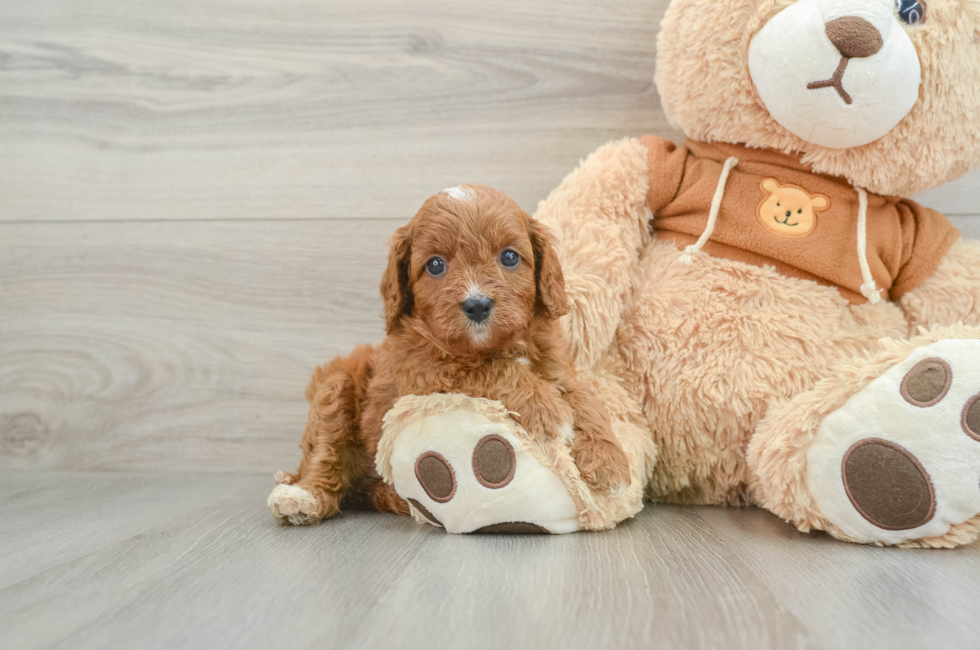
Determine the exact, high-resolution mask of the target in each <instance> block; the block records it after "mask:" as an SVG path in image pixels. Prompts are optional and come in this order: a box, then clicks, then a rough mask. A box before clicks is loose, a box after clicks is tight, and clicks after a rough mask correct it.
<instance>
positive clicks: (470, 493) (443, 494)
mask: <svg viewBox="0 0 980 650" xmlns="http://www.w3.org/2000/svg"><path fill="white" fill-rule="evenodd" d="M515 428H516V427H515V426H514V425H512V424H510V422H509V421H508V422H504V423H501V422H493V421H490V420H489V419H487V418H485V417H483V416H482V415H481V414H478V413H472V412H469V411H451V412H446V413H437V414H434V415H428V416H425V417H423V418H419V419H418V420H417V421H415V422H414V423H413V424H412V425H410V426H408V427H406V428H405V429H404V430H402V431H401V432H400V433H399V434H398V436H397V438H396V439H395V441H394V445H393V452H392V456H391V477H392V482H393V484H394V487H395V490H396V491H397V492H398V494H399V495H401V497H402V498H403V499H405V500H406V501H407V502H408V503H409V505H410V506H411V508H412V511H413V512H414V514H415V516H416V520H417V521H419V523H429V524H432V525H434V526H442V527H443V528H445V529H446V530H447V531H448V532H451V533H475V532H479V533H498V534H500V533H511V534H528V533H567V532H573V531H576V530H578V529H579V528H580V525H579V521H578V508H577V507H576V505H575V502H574V501H573V499H572V497H571V496H570V495H569V493H568V490H567V489H566V488H565V485H564V483H562V480H561V479H560V478H559V477H558V475H557V474H555V473H554V472H553V471H551V470H550V469H548V468H546V467H545V466H544V465H542V464H541V462H539V460H538V459H537V457H536V456H535V454H534V453H532V450H531V448H530V447H529V444H530V443H529V442H528V441H526V440H524V439H522V438H520V437H519V436H518V435H516V434H515V433H514V432H513V431H512V429H515Z"/></svg>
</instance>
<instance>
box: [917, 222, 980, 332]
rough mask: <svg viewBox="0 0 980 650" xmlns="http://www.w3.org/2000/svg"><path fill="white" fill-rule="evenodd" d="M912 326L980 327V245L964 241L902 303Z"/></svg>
mask: <svg viewBox="0 0 980 650" xmlns="http://www.w3.org/2000/svg"><path fill="white" fill-rule="evenodd" d="M899 304H900V305H901V307H902V309H903V310H904V311H905V315H906V317H907V318H908V320H909V323H910V324H911V325H912V328H913V333H914V331H915V330H916V329H918V327H926V328H929V327H933V326H935V325H955V324H957V323H965V324H967V325H980V241H975V240H960V241H958V242H956V243H955V244H953V248H951V249H950V251H949V253H947V254H946V258H945V259H944V260H943V261H942V263H940V265H939V268H937V269H936V270H935V271H934V272H933V274H932V275H931V276H929V277H928V278H927V279H926V280H925V282H923V283H922V285H921V286H919V287H918V288H917V289H914V290H913V291H910V292H908V293H907V294H905V295H904V296H902V299H901V300H900V301H899Z"/></svg>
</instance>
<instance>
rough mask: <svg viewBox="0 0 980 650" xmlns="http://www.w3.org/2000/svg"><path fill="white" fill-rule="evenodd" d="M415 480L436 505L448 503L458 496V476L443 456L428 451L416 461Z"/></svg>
mask: <svg viewBox="0 0 980 650" xmlns="http://www.w3.org/2000/svg"><path fill="white" fill-rule="evenodd" d="M415 478H417V479H418V481H419V485H421V486H422V489H423V490H425V493H426V494H428V495H429V498H430V499H432V500H433V501H435V502H436V503H446V502H447V501H449V500H450V499H452V498H453V495H454V494H456V474H455V473H454V472H453V468H452V465H450V464H449V461H448V460H446V459H445V458H443V456H442V454H440V453H437V452H434V451H427V452H425V453H424V454H422V455H421V456H419V457H418V458H417V459H416V460H415Z"/></svg>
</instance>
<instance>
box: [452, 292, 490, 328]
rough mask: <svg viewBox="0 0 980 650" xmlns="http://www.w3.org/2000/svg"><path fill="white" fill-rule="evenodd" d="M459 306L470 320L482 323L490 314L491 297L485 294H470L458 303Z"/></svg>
mask: <svg viewBox="0 0 980 650" xmlns="http://www.w3.org/2000/svg"><path fill="white" fill-rule="evenodd" d="M459 306H460V308H461V309H462V310H463V313H464V314H466V317H467V318H468V319H470V321H471V322H474V323H482V322H483V321H485V320H486V319H487V317H489V316H490V310H491V309H493V299H492V298H487V297H486V296H471V297H469V298H467V299H466V300H464V301H463V302H461V303H459Z"/></svg>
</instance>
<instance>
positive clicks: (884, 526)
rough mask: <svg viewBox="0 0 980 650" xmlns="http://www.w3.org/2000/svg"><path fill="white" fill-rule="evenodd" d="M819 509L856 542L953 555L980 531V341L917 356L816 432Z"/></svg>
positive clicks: (811, 474)
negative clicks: (951, 550) (946, 549)
mask: <svg viewBox="0 0 980 650" xmlns="http://www.w3.org/2000/svg"><path fill="white" fill-rule="evenodd" d="M806 459H807V462H806V467H807V476H806V479H807V486H808V488H809V492H810V494H811V495H812V497H813V500H814V504H815V505H816V507H817V508H818V509H819V511H820V512H821V513H822V515H823V516H824V517H826V518H827V520H829V522H830V523H831V524H832V525H833V527H834V528H835V529H836V531H835V532H839V533H842V535H840V536H843V537H846V538H848V539H852V540H854V541H859V542H867V543H877V544H894V545H910V546H956V545H958V544H960V543H964V542H965V541H970V540H972V539H974V538H975V537H976V536H977V533H978V532H980V518H978V517H977V514H978V513H980V340H975V339H966V340H956V339H951V340H941V341H938V342H936V343H932V344H930V345H925V346H923V347H919V348H917V349H915V350H914V351H912V353H911V354H909V355H908V356H907V357H906V358H905V359H904V360H902V361H901V362H899V363H897V364H895V365H894V366H892V367H891V368H889V369H888V370H886V371H885V372H884V373H883V374H882V375H881V376H879V377H877V378H876V379H874V380H873V381H871V382H870V383H868V384H867V386H865V387H864V388H863V389H862V390H860V391H859V392H858V393H856V394H855V395H853V396H852V397H851V398H850V399H848V400H847V402H846V403H845V404H844V405H843V406H842V407H840V408H838V409H837V410H835V411H834V412H832V413H830V414H829V415H827V417H826V418H824V419H823V421H822V422H821V423H820V425H819V427H818V428H817V429H816V434H815V436H814V438H813V442H812V444H811V445H810V448H809V451H808V452H807V455H806Z"/></svg>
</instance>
